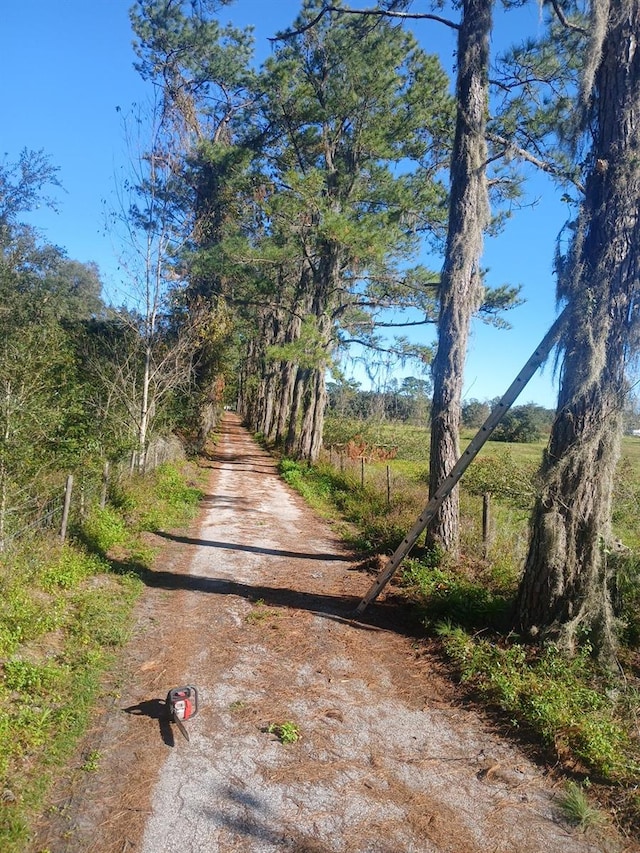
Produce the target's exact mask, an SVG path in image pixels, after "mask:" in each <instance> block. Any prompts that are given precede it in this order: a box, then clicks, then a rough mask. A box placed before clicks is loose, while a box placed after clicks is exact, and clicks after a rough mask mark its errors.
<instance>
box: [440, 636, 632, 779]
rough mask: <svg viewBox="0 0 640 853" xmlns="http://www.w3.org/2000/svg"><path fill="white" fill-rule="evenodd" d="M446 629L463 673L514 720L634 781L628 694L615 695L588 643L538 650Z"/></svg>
mask: <svg viewBox="0 0 640 853" xmlns="http://www.w3.org/2000/svg"><path fill="white" fill-rule="evenodd" d="M440 634H441V636H442V639H443V643H444V647H445V650H446V652H447V654H448V655H449V657H450V658H451V659H452V660H453V661H454V663H455V664H456V666H457V667H458V669H459V672H460V677H461V679H462V681H463V682H467V683H471V684H472V685H473V686H474V688H475V689H476V690H478V692H480V693H481V694H482V695H483V696H485V698H486V699H487V700H488V701H489V702H490V703H492V704H494V705H495V706H497V707H498V708H500V709H501V710H502V711H504V712H505V713H506V714H507V715H508V717H509V719H510V720H511V722H512V724H513V725H514V726H516V727H518V726H520V725H524V726H526V727H527V728H528V729H529V730H531V731H533V732H535V733H536V734H537V735H538V736H539V737H540V739H541V740H542V742H543V744H545V745H546V747H547V748H549V749H551V750H552V751H553V752H554V753H555V754H556V756H557V757H558V758H559V759H561V760H564V761H567V760H571V759H572V758H574V757H577V758H579V759H580V761H581V762H582V763H583V766H584V767H585V768H586V769H587V770H588V771H589V772H592V773H595V774H597V775H598V776H599V777H600V778H602V779H603V780H606V781H609V782H630V781H631V780H632V779H634V778H635V777H636V776H637V774H638V772H640V751H639V750H638V744H637V741H635V740H634V739H633V737H632V733H631V731H630V730H629V725H628V722H627V717H626V714H625V713H624V702H623V701H622V700H620V701H618V702H615V701H612V698H611V697H612V695H613V694H612V691H613V690H614V689H617V686H614V684H613V682H611V681H608V680H607V677H606V674H605V673H603V672H600V671H599V670H598V669H597V668H596V666H595V664H594V663H593V662H592V661H591V659H590V658H589V656H588V650H584V651H583V652H582V653H581V654H579V655H577V656H576V657H575V658H572V659H568V658H567V657H566V656H565V655H563V654H561V653H560V652H559V651H558V650H557V649H556V648H555V646H553V645H550V646H548V647H546V648H545V649H544V650H542V651H541V652H539V653H537V654H536V653H534V652H532V651H530V650H527V649H526V648H525V647H524V646H522V645H520V644H518V643H512V644H510V645H507V644H503V645H500V644H498V643H497V642H491V641H489V640H485V639H479V638H472V637H470V636H469V635H468V634H466V633H465V632H464V631H463V630H462V629H461V628H452V627H451V626H450V625H446V624H443V625H441V626H440ZM618 686H619V685H618ZM639 698H640V697H637V696H635V700H634V701H636V702H637V701H638V699H639Z"/></svg>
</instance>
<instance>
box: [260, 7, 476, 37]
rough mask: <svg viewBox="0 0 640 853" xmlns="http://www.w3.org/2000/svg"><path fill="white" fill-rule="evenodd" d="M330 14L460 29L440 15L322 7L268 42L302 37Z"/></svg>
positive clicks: (457, 25)
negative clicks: (423, 22) (422, 23)
mask: <svg viewBox="0 0 640 853" xmlns="http://www.w3.org/2000/svg"><path fill="white" fill-rule="evenodd" d="M332 12H335V13H336V14H339V15H366V16H369V17H372V16H375V17H379V18H380V17H384V18H400V19H402V20H414V21H417V20H420V21H422V20H426V21H437V22H438V23H439V24H444V25H445V27H450V28H451V29H452V30H459V29H460V25H459V24H456V23H455V22H454V21H450V20H449V19H448V18H443V17H441V16H440V15H431V14H429V13H428V12H393V11H391V10H388V9H349V8H348V7H347V8H344V7H342V6H324V7H323V8H322V9H321V10H320V12H319V13H318V14H317V15H316V16H315V18H313V19H312V20H311V21H309V22H308V23H306V24H303V25H302V26H300V27H297V28H296V29H294V30H286V31H285V32H284V33H280V34H279V35H277V36H273V38H270V39H269V41H272V42H276V41H285V40H286V39H290V38H293V37H294V36H299V35H302V33H306V32H307V31H308V30H311V29H313V27H315V25H316V24H317V23H318V22H319V21H321V20H322V18H324V16H325V15H327V14H330V13H332Z"/></svg>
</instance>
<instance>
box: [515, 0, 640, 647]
mask: <svg viewBox="0 0 640 853" xmlns="http://www.w3.org/2000/svg"><path fill="white" fill-rule="evenodd" d="M600 5H601V6H602V5H603V4H602V3H601V4H600ZM603 8H604V10H605V15H606V16H607V25H606V29H602V30H601V32H602V34H603V39H601V41H600V42H599V43H598V42H596V44H594V45H592V50H591V56H592V57H594V58H595V62H596V64H595V66H594V69H595V71H594V77H593V89H592V91H590V92H589V93H588V94H589V96H590V104H589V106H590V109H589V116H590V117H591V119H592V121H591V123H590V125H589V127H590V131H591V133H593V140H594V142H593V149H592V153H591V158H590V162H591V164H592V168H591V171H590V173H589V176H588V178H587V183H586V194H585V201H584V204H583V206H582V209H581V212H580V217H579V221H578V229H577V232H576V237H575V240H574V245H573V246H572V251H571V255H570V257H569V269H568V274H567V276H565V278H564V279H562V280H561V284H560V288H559V295H560V296H561V297H564V298H566V299H567V301H568V308H569V312H570V321H569V326H568V329H567V333H566V338H565V340H564V342H563V346H564V362H563V370H562V377H561V385H560V393H559V399H558V414H557V416H556V420H555V423H554V425H553V430H552V434H551V438H550V442H549V447H548V450H547V452H546V455H545V459H544V462H543V476H544V489H543V492H542V496H541V498H540V499H539V500H538V502H537V505H536V507H535V510H534V514H533V518H532V534H531V542H530V548H529V554H528V557H527V561H526V566H525V573H524V577H523V580H522V584H521V587H520V592H519V599H518V614H517V618H518V623H519V627H520V629H521V630H522V631H524V632H525V633H526V634H528V635H529V636H547V637H552V638H554V639H556V640H558V641H559V642H560V644H561V645H562V646H563V647H565V648H566V649H568V650H572V649H573V647H574V645H575V642H576V639H577V636H578V635H579V633H581V632H586V633H588V634H590V635H591V639H592V641H594V642H595V644H596V645H597V647H598V648H599V650H600V651H601V652H602V653H603V654H604V655H607V654H608V653H610V652H611V651H612V650H613V647H614V645H615V638H614V630H613V627H614V626H613V615H612V608H611V603H610V596H609V582H610V567H609V565H608V563H607V544H608V541H609V539H610V521H611V498H612V490H613V478H614V473H615V467H616V463H617V461H618V456H619V447H620V432H621V415H622V409H623V404H624V393H625V368H626V362H627V359H628V358H629V355H630V352H631V350H632V349H633V348H635V347H637V330H638V318H637V307H636V303H637V297H638V285H639V282H640V226H639V217H638V199H639V198H640V160H639V158H638V152H639V151H640V47H639V44H640V2H638V0H622V2H619V3H615V4H611V5H610V6H609V4H605V6H604V7H603ZM588 61H589V57H587V64H588Z"/></svg>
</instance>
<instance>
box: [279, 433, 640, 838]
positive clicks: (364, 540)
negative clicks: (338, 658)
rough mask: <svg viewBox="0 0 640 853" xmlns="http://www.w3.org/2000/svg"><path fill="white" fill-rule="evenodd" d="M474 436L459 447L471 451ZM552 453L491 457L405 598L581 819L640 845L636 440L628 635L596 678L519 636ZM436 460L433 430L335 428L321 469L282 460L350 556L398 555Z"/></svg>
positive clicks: (624, 562)
mask: <svg viewBox="0 0 640 853" xmlns="http://www.w3.org/2000/svg"><path fill="white" fill-rule="evenodd" d="M472 436H473V433H471V432H467V433H465V434H464V435H463V436H462V437H461V441H462V445H463V447H464V446H465V444H466V443H468V441H470V440H471V438H472ZM545 444H546V442H544V441H540V442H537V443H533V444H507V443H502V442H488V443H487V444H486V445H485V447H484V448H483V450H482V451H481V453H480V455H479V457H478V458H477V459H476V460H475V461H474V462H473V464H472V465H471V467H470V468H469V470H468V471H467V472H466V473H465V475H464V477H463V480H462V482H461V496H460V501H461V531H462V553H461V556H460V558H459V559H458V560H456V561H453V560H452V559H450V558H449V557H448V556H447V555H445V554H437V553H435V554H434V553H425V552H424V550H421V549H420V548H419V547H417V548H415V549H414V553H412V555H411V557H410V559H407V560H406V561H405V563H404V565H403V570H402V577H401V584H402V586H401V589H400V594H402V595H403V596H404V597H405V598H406V600H407V603H408V605H409V606H411V607H412V608H413V609H414V610H415V612H416V615H417V618H418V619H419V621H420V622H421V623H422V625H423V626H424V630H425V632H426V636H428V637H430V638H431V640H430V642H434V638H435V641H436V642H438V643H439V644H440V647H441V649H442V653H443V655H444V656H445V657H446V658H447V659H448V660H449V662H450V664H451V667H452V672H453V673H456V674H457V677H458V678H460V679H461V681H463V682H464V683H466V684H468V685H469V688H470V689H471V690H472V691H473V693H474V695H475V696H483V697H484V698H485V700H486V702H487V705H488V706H489V707H491V708H492V709H493V710H494V712H495V713H497V714H498V715H499V716H500V718H501V725H502V726H504V727H505V728H507V729H511V731H512V732H513V734H514V736H515V737H520V736H522V735H524V736H525V737H526V738H527V739H530V738H531V737H534V738H536V739H537V740H538V742H539V744H540V749H541V752H542V754H543V755H545V756H547V757H548V758H549V760H550V761H551V763H552V764H555V766H557V767H564V768H565V769H566V772H567V774H568V776H567V778H568V779H569V781H570V785H569V787H568V799H569V800H570V801H571V803H573V804H574V805H575V803H576V802H579V801H581V800H580V797H583V802H584V811H583V817H584V816H585V815H587V814H591V812H589V808H591V807H590V805H589V799H590V798H593V796H594V794H596V795H597V798H598V802H599V803H600V804H601V806H604V807H605V809H606V808H608V809H609V810H610V813H609V815H606V814H605V815H604V818H603V813H602V811H600V812H598V811H597V810H596V811H595V812H594V814H596V815H597V820H596V818H594V821H595V822H598V821H599V820H600V818H603V819H605V820H615V821H616V822H617V823H618V825H619V826H620V827H621V828H622V830H623V831H625V832H630V833H638V831H640V793H639V791H638V786H637V779H638V776H639V775H640V727H639V725H638V712H639V710H640V654H639V648H640V529H639V525H638V517H639V513H638V509H639V507H640V439H639V438H634V437H625V438H624V440H623V449H622V450H623V452H622V458H621V461H620V464H619V466H618V471H617V475H616V483H615V499H614V506H613V530H614V534H615V535H616V536H617V537H619V538H620V540H621V541H622V543H624V545H625V546H626V549H628V550H625V551H623V552H622V554H621V555H615V556H612V557H611V558H610V559H615V560H616V584H615V589H613V590H612V594H613V600H614V605H615V608H616V615H617V617H618V620H619V627H620V652H619V661H618V669H617V670H616V671H615V672H611V671H610V670H606V669H603V668H601V667H600V665H599V664H598V662H597V660H595V659H594V658H593V656H592V649H591V647H590V645H589V642H588V638H585V641H584V643H583V646H582V648H581V650H580V653H579V654H578V655H576V657H575V658H573V659H571V660H567V659H566V658H565V657H563V656H562V655H561V654H560V653H559V652H558V650H557V649H556V648H555V647H554V646H553V644H547V645H546V646H540V645H538V646H531V645H527V644H524V643H522V642H520V641H519V638H518V637H517V636H515V635H514V634H513V633H512V632H511V613H512V607H513V601H514V596H515V593H516V591H517V587H518V582H519V578H520V575H521V572H522V566H523V563H524V559H525V556H526V552H527V547H528V523H529V516H530V511H531V508H532V506H533V503H534V500H535V496H536V492H537V488H538V482H537V470H538V467H539V464H540V461H541V459H542V454H543V452H544V448H545ZM428 448H429V434H428V431H427V430H426V429H424V428H420V427H416V426H403V425H399V424H392V423H388V422H387V423H362V422H355V421H345V420H338V419H331V418H330V419H329V420H328V422H327V429H326V432H325V451H324V453H323V457H322V459H321V460H320V461H319V462H318V464H317V465H315V466H312V467H308V466H305V465H301V464H300V463H297V462H293V461H290V460H283V461H282V463H281V469H282V473H283V476H284V477H285V479H287V480H288V482H289V483H291V484H292V485H293V486H294V487H296V488H298V489H299V491H300V492H301V493H302V494H303V495H305V497H306V498H307V499H308V500H309V501H310V502H311V503H312V504H313V505H314V506H316V508H318V509H319V510H321V511H322V512H324V513H325V514H326V515H328V516H331V517H333V518H336V517H339V519H340V520H341V522H342V523H343V525H344V527H343V530H344V534H345V536H346V538H348V539H349V541H350V542H351V543H352V544H353V545H354V546H355V547H357V548H359V549H361V551H362V552H363V553H372V552H376V553H381V554H390V553H392V552H393V551H394V550H395V548H396V547H397V545H398V544H399V542H400V541H401V539H402V538H403V536H404V534H405V533H406V531H407V530H408V529H409V528H410V527H411V526H412V525H413V524H414V522H415V521H416V519H417V517H418V515H419V513H420V512H421V511H422V509H423V508H424V506H425V505H426V503H427V472H428ZM389 456H390V457H392V458H386V457H389ZM362 457H364V463H363V460H362ZM486 493H490V496H491V497H490V528H489V536H488V538H487V540H486V541H485V540H484V538H483V525H482V513H483V495H484V494H486ZM339 523H340V522H339ZM419 545H420V543H418V546H419ZM576 785H577V786H578V787H577V788H576ZM592 811H593V810H592ZM581 819H582V818H577V821H578V822H579V821H580V820H581ZM585 820H586V817H585Z"/></svg>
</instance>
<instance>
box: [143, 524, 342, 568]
mask: <svg viewBox="0 0 640 853" xmlns="http://www.w3.org/2000/svg"><path fill="white" fill-rule="evenodd" d="M156 536H161V537H162V538H163V539H171V540H172V541H173V542H182V543H183V544H185V545H200V546H203V547H206V548H220V549H222V550H225V551H247V552H249V553H250V554H263V555H265V556H272V557H290V558H292V559H294V560H295V559H298V560H322V561H323V562H329V561H333V562H335V561H338V562H343V563H350V562H352V558H350V557H346V556H340V555H339V554H311V553H305V552H302V551H283V550H282V549H281V548H260V547H258V546H257V545H237V544H235V543H233V542H216V541H212V540H209V539H194V538H192V537H191V536H176V535H175V534H173V533H164V532H162V531H158V532H157V533H156Z"/></svg>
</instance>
